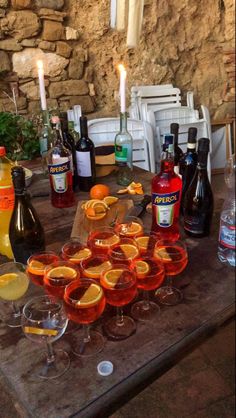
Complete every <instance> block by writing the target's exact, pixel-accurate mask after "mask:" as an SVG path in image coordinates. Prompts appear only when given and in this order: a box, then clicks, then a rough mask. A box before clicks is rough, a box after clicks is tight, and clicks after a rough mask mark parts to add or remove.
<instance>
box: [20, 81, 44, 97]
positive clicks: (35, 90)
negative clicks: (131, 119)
mask: <svg viewBox="0 0 236 418" xmlns="http://www.w3.org/2000/svg"><path fill="white" fill-rule="evenodd" d="M20 90H21V91H22V93H23V94H24V95H25V96H26V97H27V98H28V99H30V100H36V99H37V100H38V99H40V94H39V87H38V86H37V85H36V84H35V82H34V81H30V82H29V83H25V84H22V85H21V86H20Z"/></svg>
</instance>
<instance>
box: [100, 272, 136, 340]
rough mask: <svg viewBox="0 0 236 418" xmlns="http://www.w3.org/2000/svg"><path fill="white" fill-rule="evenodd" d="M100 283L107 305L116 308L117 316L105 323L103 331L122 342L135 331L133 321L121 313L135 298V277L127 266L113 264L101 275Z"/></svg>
mask: <svg viewBox="0 0 236 418" xmlns="http://www.w3.org/2000/svg"><path fill="white" fill-rule="evenodd" d="M100 282H101V285H102V287H103V290H104V293H105V297H106V300H107V303H109V304H110V305H112V306H115V307H116V308H117V315H116V316H115V317H112V318H110V319H108V321H106V322H105V324H104V331H105V333H106V334H107V335H108V336H109V337H111V338H113V339H115V340H123V339H125V338H127V337H129V336H130V335H132V334H133V333H134V332H135V331H136V325H135V322H134V321H133V319H132V318H130V317H129V316H124V315H123V311H122V307H123V306H125V305H128V304H129V303H130V302H131V301H132V300H133V299H134V298H135V296H136V292H137V283H136V276H135V274H134V272H133V271H132V270H131V269H130V268H129V267H128V266H127V265H125V264H113V266H112V267H111V269H110V270H107V271H106V272H104V273H103V274H102V276H101V281H100Z"/></svg>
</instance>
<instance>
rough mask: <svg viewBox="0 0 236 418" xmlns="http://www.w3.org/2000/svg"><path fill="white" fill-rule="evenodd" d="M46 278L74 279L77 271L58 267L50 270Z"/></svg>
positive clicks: (66, 267)
mask: <svg viewBox="0 0 236 418" xmlns="http://www.w3.org/2000/svg"><path fill="white" fill-rule="evenodd" d="M48 277H51V278H52V279H60V278H65V279H76V277H77V271H76V270H74V269H73V268H71V267H68V266H58V267H54V268H52V269H51V270H50V271H49V272H48Z"/></svg>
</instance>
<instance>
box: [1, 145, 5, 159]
mask: <svg viewBox="0 0 236 418" xmlns="http://www.w3.org/2000/svg"><path fill="white" fill-rule="evenodd" d="M5 155H6V148H5V147H0V157H4V156H5Z"/></svg>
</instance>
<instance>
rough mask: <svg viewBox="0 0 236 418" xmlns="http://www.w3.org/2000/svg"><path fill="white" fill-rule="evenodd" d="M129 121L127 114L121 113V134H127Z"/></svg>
mask: <svg viewBox="0 0 236 418" xmlns="http://www.w3.org/2000/svg"><path fill="white" fill-rule="evenodd" d="M127 120H128V114H127V112H121V113H120V132H127Z"/></svg>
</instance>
